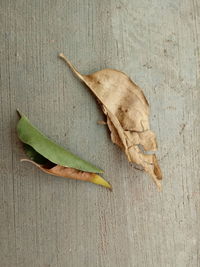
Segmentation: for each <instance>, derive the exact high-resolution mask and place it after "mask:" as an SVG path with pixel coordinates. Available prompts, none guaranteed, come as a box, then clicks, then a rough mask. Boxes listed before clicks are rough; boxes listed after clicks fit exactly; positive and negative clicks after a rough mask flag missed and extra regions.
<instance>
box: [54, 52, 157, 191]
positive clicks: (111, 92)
mask: <svg viewBox="0 0 200 267" xmlns="http://www.w3.org/2000/svg"><path fill="white" fill-rule="evenodd" d="M59 56H60V57H61V58H62V59H63V60H64V61H65V62H66V63H67V64H68V66H69V67H70V68H71V70H72V71H73V72H74V73H75V74H76V76H77V77H78V78H79V79H80V80H82V81H83V82H84V83H85V84H86V85H87V86H88V87H89V88H90V89H91V91H92V92H93V93H94V95H95V96H96V97H97V99H98V101H99V102H100V105H101V107H102V110H103V112H104V114H105V115H106V116H107V124H108V127H109V129H110V131H111V139H112V141H113V143H115V144H117V145H118V146H119V147H121V148H122V149H123V150H124V152H125V153H126V155H127V158H128V160H129V161H130V162H134V163H136V164H138V165H141V166H142V167H143V169H144V170H145V171H146V172H147V173H149V174H150V175H151V177H152V178H153V180H154V182H155V183H156V184H157V186H158V187H159V188H161V183H160V180H161V179H162V173H161V170H160V167H159V165H158V161H157V158H156V155H155V154H147V151H156V150H157V143H156V136H155V134H154V133H153V132H152V131H151V130H150V126H149V104H148V101H147V99H146V97H145V96H144V93H143V92H142V90H141V89H140V88H139V86H137V85H136V84H135V83H134V82H133V81H132V80H131V79H130V78H129V77H128V76H127V75H126V74H124V73H123V72H120V71H118V70H114V69H103V70H101V71H97V72H95V73H93V74H88V75H82V74H80V73H79V72H78V71H77V70H76V69H75V67H74V66H73V65H72V64H71V62H69V61H68V60H67V58H66V57H65V56H64V55H63V54H60V55H59Z"/></svg>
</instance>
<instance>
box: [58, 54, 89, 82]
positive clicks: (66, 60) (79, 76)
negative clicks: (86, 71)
mask: <svg viewBox="0 0 200 267" xmlns="http://www.w3.org/2000/svg"><path fill="white" fill-rule="evenodd" d="M59 57H60V58H62V59H63V60H64V61H65V63H67V65H68V66H69V68H70V69H71V70H72V71H73V72H74V73H75V74H76V75H77V76H78V78H79V79H80V80H81V81H84V79H83V76H82V75H81V74H80V73H79V72H78V71H77V69H76V68H75V67H74V66H73V65H72V63H71V62H70V61H69V60H68V59H67V58H66V56H65V55H64V54H63V53H60V54H59Z"/></svg>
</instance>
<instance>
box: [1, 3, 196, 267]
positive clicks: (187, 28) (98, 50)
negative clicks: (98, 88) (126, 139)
mask: <svg viewBox="0 0 200 267" xmlns="http://www.w3.org/2000/svg"><path fill="white" fill-rule="evenodd" d="M199 16H200V4H199V1H198V0H151V1H148V0H124V1H123V0H121V1H120V0H107V1H106V0H101V1H99V0H91V1H90V0H83V1H80V0H79V1H78V0H68V1H67V0H58V1H55V0H41V1H39V0H35V1H32V0H28V1H25V0H1V1H0V97H1V120H0V153H1V154H0V167H1V175H0V177H1V178H0V224H1V226H0V266H2V267H58V266H59V267H65V266H67V267H68V266H69V267H71V266H73V267H79V266H84V267H96V266H97V267H101V266H102V267H121V266H124V267H129V266H131V267H149V266H153V267H168V266H169V267H179V266H180V267H197V266H200V253H199V240H200V239H199V237H200V234H199V232H200V201H199V199H200V188H199V187H200V184H199V178H200V173H199V163H200V156H199V153H200V152H199V149H200V134H199V130H200V77H199V76H200V74H199V70H200V40H199V39H200V17H199ZM59 52H63V53H64V54H65V55H66V56H67V57H68V58H69V59H70V60H71V61H72V62H73V63H74V64H75V66H77V67H78V68H79V70H80V71H81V72H82V73H85V74H86V73H90V72H93V71H96V70H100V69H102V68H105V67H112V68H116V69H119V70H122V71H124V72H126V73H127V74H128V75H129V76H130V77H131V78H132V79H133V80H134V81H135V82H136V83H137V84H138V85H140V86H141V87H142V88H144V92H145V94H146V96H147V98H148V100H149V102H150V104H151V126H152V129H153V130H154V131H155V132H156V133H157V137H158V143H159V152H158V157H159V160H160V164H161V167H162V170H163V174H164V180H163V192H161V193H159V192H157V190H156V187H155V185H154V184H153V182H152V180H151V179H150V178H149V177H148V175H146V174H144V173H142V172H140V171H138V170H136V169H135V168H134V167H133V166H131V165H130V164H129V163H128V162H127V160H126V158H125V155H123V153H121V151H120V150H119V149H118V148H117V147H116V146H115V145H113V144H112V143H111V141H110V137H109V132H108V130H107V128H106V126H102V125H97V123H96V122H97V120H102V119H103V118H104V117H103V115H102V112H101V110H100V109H99V107H98V105H97V103H96V101H95V99H94V97H93V96H92V95H91V94H90V92H89V91H88V89H87V88H86V87H85V86H84V85H83V84H81V83H80V81H78V80H77V79H76V78H75V77H74V76H73V75H72V73H71V72H70V70H69V69H68V68H67V67H66V65H65V64H64V62H63V61H61V60H60V59H58V57H57V55H58V53H59ZM16 108H19V109H20V110H21V111H23V112H24V113H25V114H26V115H27V116H28V117H29V118H30V119H31V121H32V122H33V123H34V124H35V125H36V126H38V127H39V128H40V129H41V130H42V131H43V132H44V133H46V134H47V135H48V136H49V137H51V138H52V139H54V140H56V141H57V142H58V143H60V144H62V145H63V146H65V147H66V148H69V149H71V151H73V152H74V153H76V154H78V155H80V156H82V157H83V158H84V159H86V160H89V161H91V162H93V163H95V164H96V165H98V166H99V167H101V168H103V169H104V170H105V175H104V177H105V178H106V179H108V180H109V181H110V182H111V183H112V185H113V192H112V193H110V192H109V191H107V190H106V189H104V188H101V187H98V186H95V185H93V184H89V183H83V182H76V181H73V180H67V179H62V178H56V177H53V176H48V175H47V174H43V173H41V172H40V171H38V170H37V169H36V168H35V167H33V166H31V165H30V164H28V163H20V158H22V157H24V153H23V150H22V148H21V145H20V142H19V141H18V139H17V136H16V130H15V127H16V123H17V120H18V117H17V114H16Z"/></svg>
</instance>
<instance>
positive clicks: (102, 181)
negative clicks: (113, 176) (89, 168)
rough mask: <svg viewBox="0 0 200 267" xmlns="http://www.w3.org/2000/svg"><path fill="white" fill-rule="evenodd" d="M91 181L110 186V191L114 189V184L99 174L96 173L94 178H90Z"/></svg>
mask: <svg viewBox="0 0 200 267" xmlns="http://www.w3.org/2000/svg"><path fill="white" fill-rule="evenodd" d="M90 182H91V183H94V184H98V185H101V186H104V187H106V188H108V189H109V190H110V191H112V186H111V184H110V183H109V182H107V181H106V180H104V179H103V178H102V177H101V176H99V175H98V174H95V175H94V176H93V177H92V179H91V180H90Z"/></svg>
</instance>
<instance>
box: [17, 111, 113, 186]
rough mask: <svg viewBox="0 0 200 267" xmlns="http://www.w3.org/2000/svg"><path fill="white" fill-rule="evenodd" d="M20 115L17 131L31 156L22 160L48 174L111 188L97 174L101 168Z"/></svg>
mask: <svg viewBox="0 0 200 267" xmlns="http://www.w3.org/2000/svg"><path fill="white" fill-rule="evenodd" d="M20 116H21V118H20V120H19V122H18V124H17V132H18V136H19V138H20V140H21V141H22V142H23V144H24V150H25V152H26V154H27V156H28V157H29V158H30V159H22V161H29V162H31V163H32V164H34V165H35V166H37V167H38V168H39V169H40V170H42V171H44V172H46V173H48V174H52V175H55V176H60V177H65V178H72V179H76V180H82V181H88V182H92V183H95V184H98V185H102V186H104V187H107V188H109V189H111V185H110V184H109V183H108V182H107V181H106V180H104V179H103V178H102V177H101V176H99V175H97V174H96V173H102V172H103V171H102V170H101V169H99V168H97V167H95V166H94V165H92V164H90V163H88V162H86V161H84V160H82V159H80V158H79V157H78V156H75V155H74V154H72V153H71V152H70V151H68V150H66V149H64V148H63V147H61V146H59V145H57V144H56V143H54V142H53V141H51V140H50V139H49V138H47V137H46V136H45V135H44V134H42V133H41V132H40V131H39V130H38V129H37V128H36V127H34V126H33V125H32V124H31V123H30V122H29V120H28V119H27V118H26V117H25V116H24V115H22V114H20Z"/></svg>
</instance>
